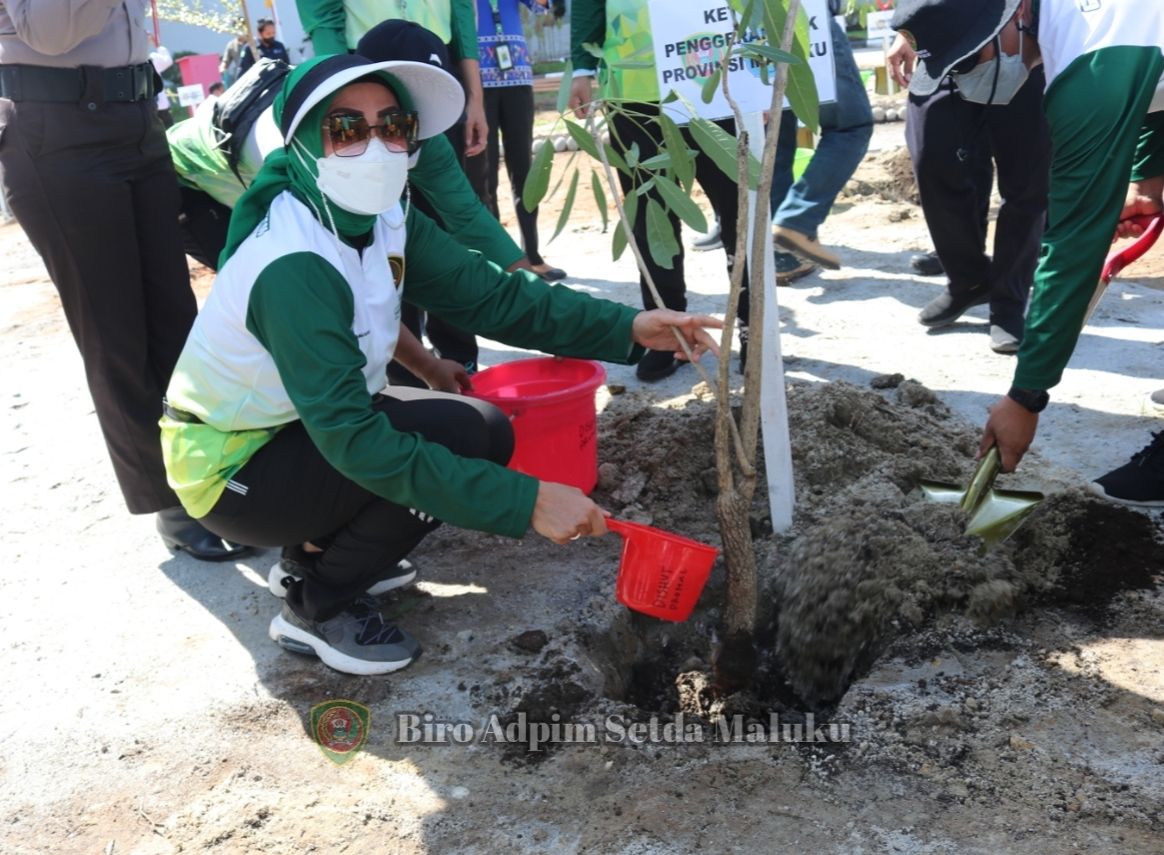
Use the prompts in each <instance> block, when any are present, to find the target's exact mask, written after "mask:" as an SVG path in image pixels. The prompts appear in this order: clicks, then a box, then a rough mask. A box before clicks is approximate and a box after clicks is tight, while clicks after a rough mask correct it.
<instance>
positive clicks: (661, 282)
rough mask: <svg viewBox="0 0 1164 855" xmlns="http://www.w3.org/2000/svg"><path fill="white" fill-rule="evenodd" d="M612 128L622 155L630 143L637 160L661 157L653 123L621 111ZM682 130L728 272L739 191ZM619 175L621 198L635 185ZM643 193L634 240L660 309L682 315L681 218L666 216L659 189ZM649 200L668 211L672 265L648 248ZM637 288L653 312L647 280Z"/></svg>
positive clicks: (649, 112) (728, 125)
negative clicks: (714, 218)
mask: <svg viewBox="0 0 1164 855" xmlns="http://www.w3.org/2000/svg"><path fill="white" fill-rule="evenodd" d="M623 106H624V107H625V108H626V109H627V110H628V111H632V112H634V113H639V114H642V115H643V116H647V117H652V116H656V115H658V113H659V106H658V104H625V105H623ZM610 124H611V136H610V143H611V146H612V147H613V148H614V149H616V150H617V151H618V152H619V154H620V155H625V153H626V152H627V151H629V150H630V148H631V146H633V145H637V146H638V150H639V160H640V161H643V160H647V159H648V158H650V157H654V156H655V155H656V154H658V153H659V148H660V145H661V141H660V139H659V137H660V135H661V133H662V132H661V131H659V130H658V125H657V123H656V122H655V121H654V120H653V119H651V118H646V119H643V118H635V119H632V118H630V117H628V116H624V115H623V114H621V113H616V114H614V116H613V117H612V118H611V121H610ZM716 124H718V125H719V126H720V127H722V128H723V129H724V130H726V131H727V132H728V133H732V134H734V133H735V122H734V121H731V120H725V121H719V122H716ZM682 131H683V137H684V139H685V140H686V142H687V147H688V148H689V149H693V150H694V151H695V152H696V155H695V180H696V181H698V182H699V186H700V187H702V188H703V192H704V193H706V194H707V201H708V202H710V203H711V207H712V210H713V211H714V212H715V215H716V216H717V217H718V218H719V224H720V235H721V237H722V239H723V245H724V248H725V250H726V251H727V253H728V270H729V271H730V270H731V265H732V262H733V258H732V255H731V253H732V252H734V250H735V246H736V211H737V204H738V193H739V190H738V188H737V186H736V181H735V177H734V176H729V175H728V174H727V173H725V172H724V171H723V170H721V169H720V168H719V167H718V166H716V164H715V161H713V160H712V159H711V158H710V157H708V155H707V154H706V153H704V151H703V149H701V148H700V147H699V146H698V145H696V144H695V142H694V140H693V139H692V138H691V134H690V132H689V131H688V130H687V128H686V127H684V128H683V129H682ZM617 174H618V180H619V183H620V184H621V185H622V190H623V194H624V196H625V195H626V194H627V193H630V192H632V191H633V190H634V183H633V182H632V180H631V179H630V177H629V176H627V175H626V174H625V173H623V172H622V171H621V170H618V171H617ZM644 195H645V197H646V198H640V199H639V203H638V207H637V208H636V211H635V221H634V223H633V224H632V231H633V232H634V236H635V240H636V241H637V242H638V245H639V246H640V247H641V248H642V250H643V257H644V259H645V261H646V267H647V270H649V271H650V274H651V278H652V279H654V281H655V286H656V287H657V288H658V290H659V296H660V297H661V298H662V299H663V305H664V306H665V307H666V308H668V309H676V310H678V311H685V310H686V309H687V281H686V279H685V277H684V271H683V242H682V240H681V238H680V222H679V218H678V217H677V216H675V214H673V213H670V211H669V206H667V205H666V204H665V203H664V202H663V200H662V199H661V198H660V197H659V195H658V193H657V191H655V190H653V189H652V190H650V191H648V192H647V193H646V194H644ZM647 198H652V199H655V200H656V201H657V202H659V203H660V204H661V205H663V208H664V210H666V211H668V220H669V223H670V226H671V231H672V233H673V234H674V235H675V240H676V242H677V243H678V244H679V253H678V255H676V256H675V257H674V258H673V259H672V260H671V267H669V268H668V267H663V266H661V265H660V264H659V263H658V262H656V261H655V260H654V258H653V257H652V256H651V253H650V251H649V250H648V249H647V247H648V241H647V203H646V199H647ZM745 283H746V278H745ZM639 289H640V291H641V292H642V298H643V306H644V307H645V308H647V309H654V308H657V306H656V305H655V300H654V298H653V297H652V296H651V293H650V291H649V290H648V288H647V283H646V279H645V278H644V277H642V276H641V275H640V276H639ZM739 318H740V320H741V321H743V322H744V323H745V324H746V323H747V322H748V300H747V297H746V296H745V295H741V299H740V310H739Z"/></svg>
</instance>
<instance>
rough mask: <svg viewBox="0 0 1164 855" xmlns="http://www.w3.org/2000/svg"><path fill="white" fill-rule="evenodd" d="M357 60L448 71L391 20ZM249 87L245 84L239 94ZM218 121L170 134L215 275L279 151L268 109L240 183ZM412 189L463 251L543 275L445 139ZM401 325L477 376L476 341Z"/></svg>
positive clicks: (209, 112)
mask: <svg viewBox="0 0 1164 855" xmlns="http://www.w3.org/2000/svg"><path fill="white" fill-rule="evenodd" d="M357 52H358V53H360V54H361V55H362V56H364V57H366V58H368V59H371V60H373V61H383V60H389V59H393V60H400V59H403V60H409V61H414V62H428V63H430V64H435V65H437V66H439V67H441V68H447V67H448V64H449V60H448V54H447V52H446V51H445V47H444V44H443V43H442V42H441V41H440V39H439V38H438V37H437V36H436V35H435V34H433V33H431V32H429V31H428V30H425V29H424V28H423V27H420V26H419V25H417V24H413V23H410V22H408V21H403V20H388V21H384V22H383V23H381V24H378V25H376V26H375V27H373V28H372V29H371V30H369V31H368V32H367V33H366V34H365V35H364V37H363V38H362V39H361V40H360V42H359V45H358V50H357ZM247 83H248V81H247V80H244V81H243V82H242V83H240V86H245V85H247ZM215 115H216V114H215V108H214V106H213V104H211V103H208V102H205V101H204V102H203V103H202V104H200V105H199V107H198V109H197V110H196V111H195V113H194V116H193V117H191V118H190V119H187V120H185V121H183V122H179V123H178V124H177V125H175V126H174V127H173V128H171V129H170V130H169V131H167V136H168V138H169V143H170V150H171V154H172V156H173V161H174V167H175V170H176V171H177V173H178V176H179V180H180V181H181V183H182V185H183V190H182V214H183V216H182V227H183V229H182V230H183V235H184V237H185V240H186V251H187V252H188V253H189V254H190V255H191V256H192V257H193V258H195V259H197V260H198V261H200V262H201V263H203V264H205V265H206V266H207V267H210V268H212V269H215V268H217V266H218V255H219V253H220V252H221V251H222V247H223V245H224V244H225V242H226V229H227V224H228V223H229V221H230V210H229V209H230V208H233V207H234V204H235V203H236V202H237V201H238V198H239V197H240V196H241V195H242V192H243V190H244V189H245V187H246V185H247V184H249V183H250V182H251V181H253V180H254V176H255V174H256V173H257V172H258V170H259V167H260V166H261V165H262V162H263V157H264V156H265V155H266V154H267V153H268V152H270V151H272V150H273V149H275V148H278V147H279V146H280V145H281V140H280V139H279V133H278V129H277V128H276V126H275V122H274V119H273V118H272V117H271V112H270V109H269V108H268V110H266V111H264V113H263V114H262V115H261V116H260V117H259V119H258V121H256V122H255V123H254V124H253V125H252V127H251V130H250V133H249V134H248V135H247V138H246V139H245V140H243V141H242V142H241V144H240V146H239V154H240V156H239V160H238V175H237V176H236V175H235V173H234V172H233V171H232V170H231V169H230V167H229V166H228V163H227V158H226V156H225V154H224V153H223V150H222V148H221V146H220V144H219V138H220V137H221V136H222V134H221V132H220V131H219V130H218V129H217V127H216V125H215ZM408 185H409V190H410V199H411V201H412V204H414V205H417V206H418V207H419V208H420V210H421V211H422V212H423V213H424V214H426V215H427V216H428V217H430V218H431V219H433V220H434V221H435V222H436V223H437V224H438V225H440V226H441V228H443V229H444V230H445V231H447V232H448V233H449V234H451V235H452V236H453V237H455V238H456V239H457V240H458V241H459V242H460V243H461V244H463V245H464V246H466V247H468V248H469V249H473V250H476V251H478V252H480V253H481V254H482V255H484V256H485V257H486V258H488V259H489V260H490V261H492V262H494V263H495V264H497V265H498V266H500V267H504V268H506V269H508V270H514V269H517V268H522V269H532V270H535V272H539V273H540V271H538V270H537V269H536V268H535V267H534V266H533V265H532V264H531V262H530V260H529V258H528V257H527V256H526V255H525V254H524V253H523V251H522V249H521V248H519V247H518V246H517V244H516V243H514V241H513V240H512V239H511V238H510V236H509V234H508V232H507V231H506V230H505V228H504V227H503V226H502V225H501V224H500V223H499V222H498V221H497V219H496V218H495V217H493V216H492V214H491V213H490V211H489V210H488V209H487V208H486V207H485V205H484V203H482V202H481V200H480V199H479V198H478V196H477V195H476V193H475V191H474V190H473V188H472V185H471V184H470V182H469V180H468V178H467V176H466V175H465V173H464V171H463V170H462V169H461V166H460V164H459V163H458V161H457V156H456V154H455V152H454V151H453V147H452V145H451V144H450V143H449V140H448V138H447V137H446V135H444V134H440V135H437V136H435V137H432V138H430V139H428V140H426V141H425V143H424V145H423V146H421V148H420V150H419V151H418V152H417V153H416V154H415V155H414V156H413V166H412V169H411V170H410V171H409V176H408ZM402 321H403V322H404V324H405V325H406V326H407V327H408V329H409V330H410V331H411V332H412V334H413V335H414V336H415V337H417V338H419V337H420V336H421V331H422V329H423V330H424V332H425V333H427V335H428V339H429V341H430V343H431V344H432V346H433V348H434V350H435V351H436V352H437V353H438V354H439V355H440V356H441V357H443V358H447V359H450V360H452V361H454V362H458V363H460V364H461V365H462V366H463V367H465V369H466V370H468V371H473V370H475V369H476V365H477V359H478V347H477V342H476V339H475V338H474V337H473V336H472V335H469V334H468V333H466V332H464V331H463V330H460V329H457V328H456V327H454V326H452V325H451V324H449V323H447V322H446V321H444V319H442V318H439V317H435V316H429V317H428V318H427V319H425V318H423V317H422V313H421V312H420V311H419V310H418V309H417V308H415V307H414V306H409V305H406V306H404V307H403V314H402ZM388 371H389V375H390V376H391V378H392V381H393V382H394V383H397V384H407V385H414V386H421V387H424V385H425V384H424V382H423V378H420V377H418V376H417V375H415V374H414V373H412V372H410V371H408V370H406V369H404V368H403V367H402V366H401V364H400V363H399V362H393V363H392V365H390V366H389V369H388Z"/></svg>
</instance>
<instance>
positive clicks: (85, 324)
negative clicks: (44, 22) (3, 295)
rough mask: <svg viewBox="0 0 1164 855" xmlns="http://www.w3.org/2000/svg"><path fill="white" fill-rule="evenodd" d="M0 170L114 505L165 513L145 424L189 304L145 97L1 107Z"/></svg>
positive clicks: (151, 429) (162, 140) (189, 318)
mask: <svg viewBox="0 0 1164 855" xmlns="http://www.w3.org/2000/svg"><path fill="white" fill-rule="evenodd" d="M0 165H3V168H4V190H5V193H6V194H7V198H8V203H9V205H10V206H11V208H12V211H13V212H14V213H15V214H16V218H17V220H19V221H20V225H21V227H22V228H23V229H24V232H25V234H27V235H28V239H29V241H30V242H31V243H32V245H33V246H34V247H35V248H36V251H37V252H38V253H40V256H41V258H42V259H43V260H44V264H45V267H46V268H48V272H49V276H50V277H52V280H53V284H54V285H55V286H56V288H57V291H58V293H59V294H60V298H61V305H62V306H63V308H64V311H65V317H66V318H67V320H68V323H69V329H70V330H71V331H72V333H73V338H74V339H75V340H76V342H77V346H78V348H79V349H80V351H81V358H82V360H83V361H84V364H85V375H86V378H87V380H88V383H89V391H90V392H91V394H92V395H93V404H94V407H95V409H96V412H97V420H98V422H99V423H100V425H101V431H102V433H103V435H104V437H105V443H106V445H107V446H108V448H109V455H110V458H111V459H112V461H113V470H114V472H115V473H116V475H117V480H118V483H119V484H120V486H121V492H122V494H123V495H124V497H125V503H126V505H127V506H128V508H129V510H130V512H132V513H150V512H152V511H158V510H161V509H163V508H169V507H174V506H176V505H177V504H178V499H177V497H176V496H175V495H174V493H173V492H172V491H171V490H170V488H169V487H168V486H167V485H166V473H165V469H164V467H163V465H162V452H161V443H160V441H159V439H158V419H159V418H161V415H162V396H163V394H164V393H165V389H166V386H167V385H168V384H169V382H170V374H171V373H173V370H174V365H175V363H176V362H177V360H178V354H179V353H181V351H182V346H183V345H184V344H185V342H186V335H187V334H188V333H189V331H190V327H191V325H192V324H193V323H194V316H195V313H196V312H197V307H196V304H195V302H194V294H193V292H192V291H191V290H190V274H189V271H188V269H187V267H186V256H185V254H184V253H183V252H182V237H181V235H180V234H179V231H178V209H179V202H178V180H177V177H176V176H175V175H174V168H173V166H172V165H171V163H170V149H169V147H168V145H167V144H166V136H165V134H164V133H163V131H162V125H161V123H160V122H159V121H158V112H157V109H156V107H155V106H154V101H153V99H152V98H151V99H148V100H144V101H138V102H136V103H111V104H101V105H99V106H98V108H97V109H96V110H93V111H89V110H84V109H82V108H81V106H80V105H77V104H57V103H42V102H33V101H19V102H13V101H7V100H0Z"/></svg>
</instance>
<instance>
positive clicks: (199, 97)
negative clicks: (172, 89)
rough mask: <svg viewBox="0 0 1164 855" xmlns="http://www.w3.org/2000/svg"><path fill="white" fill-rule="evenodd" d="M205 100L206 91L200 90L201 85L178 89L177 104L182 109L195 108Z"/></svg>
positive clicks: (192, 84) (195, 84)
mask: <svg viewBox="0 0 1164 855" xmlns="http://www.w3.org/2000/svg"><path fill="white" fill-rule="evenodd" d="M205 100H206V90H204V89H203V88H202V84H201V83H191V84H190V85H189V86H179V87H178V103H179V104H181V105H182V106H183V107H197V106H198V105H199V104H201V103H202V102H203V101H205Z"/></svg>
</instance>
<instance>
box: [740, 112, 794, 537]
mask: <svg viewBox="0 0 1164 855" xmlns="http://www.w3.org/2000/svg"><path fill="white" fill-rule="evenodd" d="M788 118H789V117H785V120H786V121H787V119H788ZM793 121H795V119H794V120H793ZM744 129H745V130H746V131H747V132H748V147H749V148H750V149H751V151H752V154H754V155H755V156H756V157H757V158H760V157H761V156H762V155H763V149H764V120H763V116H762V115H761V114H760V113H745V114H744ZM757 204H761V205H763V206H764V209H765V210H767V208H768V200H767V199H757V198H756V191H755V190H751V191H749V192H748V252H749V253H750V252H751V251H752V249H751V248H752V239H753V230H754V228H755V211H756V205H757ZM773 251H774V247H773V245H772V230H771V229H770V228H765V229H764V258H763V259H761V262H760V263H761V264H762V265H763V268H764V346H763V352H761V353H756V352H749V354H748V359H760V360H762V362H761V363H760V364H761V366H762V369H763V370H762V371H761V372H760V429H761V431H762V436H763V437H764V466H765V469H766V474H767V476H768V508H769V512H770V513H771V516H772V530H773V531H775V532H777V533H782V532H786V531H788V529H790V528H791V527H792V507H793V504H794V499H795V497H794V494H793V484H792V441H791V439H790V437H789V434H788V398H787V396H786V395H785V391H784V357H783V356H782V355H781V352H780V305H779V303H778V302H777V299H776V260H775V258H774V256H773ZM755 263H756V259H754V258H749V259H748V269H749V270H755V269H756V268H755V267H754V265H755Z"/></svg>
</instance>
